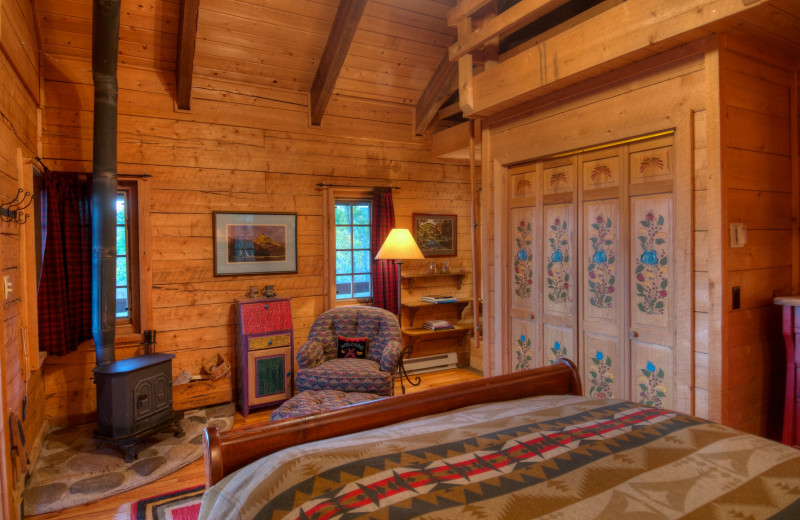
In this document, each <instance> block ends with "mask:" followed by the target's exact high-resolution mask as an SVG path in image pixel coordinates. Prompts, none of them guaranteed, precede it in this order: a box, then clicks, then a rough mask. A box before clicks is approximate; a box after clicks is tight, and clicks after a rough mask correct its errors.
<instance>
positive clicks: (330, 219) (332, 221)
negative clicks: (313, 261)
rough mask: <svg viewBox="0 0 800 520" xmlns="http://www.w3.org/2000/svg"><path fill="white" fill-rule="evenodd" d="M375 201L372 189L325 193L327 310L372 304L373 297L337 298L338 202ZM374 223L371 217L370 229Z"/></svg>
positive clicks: (324, 257) (340, 190)
mask: <svg viewBox="0 0 800 520" xmlns="http://www.w3.org/2000/svg"><path fill="white" fill-rule="evenodd" d="M373 199H374V192H373V190H372V189H370V188H328V189H326V190H325V191H324V192H323V205H322V212H323V215H322V218H323V222H324V226H323V233H322V234H323V239H322V244H323V253H322V257H323V263H324V268H323V286H324V290H323V303H324V307H325V309H326V310H327V309H332V308H334V307H341V306H344V305H355V304H367V305H369V304H371V303H372V295H370V296H369V298H347V299H337V298H336V201H337V200H348V201H354V200H364V201H367V200H368V201H369V203H370V205H372V203H373ZM372 222H373V219H372V216H371V215H370V227H371V226H372Z"/></svg>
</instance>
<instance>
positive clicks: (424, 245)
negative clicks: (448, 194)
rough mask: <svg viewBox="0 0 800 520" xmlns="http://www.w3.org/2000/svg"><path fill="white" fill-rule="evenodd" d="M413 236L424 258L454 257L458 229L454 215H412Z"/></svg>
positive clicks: (456, 251)
mask: <svg viewBox="0 0 800 520" xmlns="http://www.w3.org/2000/svg"><path fill="white" fill-rule="evenodd" d="M412 218H413V220H414V224H413V234H414V240H416V241H417V245H418V246H419V248H420V250H421V251H422V254H423V255H425V256H456V254H458V249H457V244H456V240H457V238H458V228H457V226H456V216H455V215H431V214H428V213H414V214H412Z"/></svg>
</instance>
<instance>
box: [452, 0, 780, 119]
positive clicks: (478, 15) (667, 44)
mask: <svg viewBox="0 0 800 520" xmlns="http://www.w3.org/2000/svg"><path fill="white" fill-rule="evenodd" d="M770 1H771V0H671V1H670V2H667V3H665V2H664V1H663V0H627V1H625V2H621V1H619V0H607V1H605V2H601V3H600V4H599V5H596V6H593V7H592V8H591V9H589V10H587V11H585V12H584V13H581V14H580V15H578V16H576V17H574V18H572V19H570V20H567V21H565V22H563V23H562V24H560V25H559V26H557V27H554V28H553V29H552V30H550V31H547V32H546V33H544V34H540V35H538V36H537V37H536V38H535V40H536V41H535V42H534V43H533V44H528V45H522V46H520V47H518V48H517V49H515V50H513V51H510V52H507V53H505V54H504V55H499V54H498V49H499V45H500V41H501V40H502V39H503V38H505V37H508V36H510V35H511V34H512V33H514V32H515V31H518V30H520V29H521V28H523V27H525V26H527V25H528V24H530V23H532V22H535V21H537V20H538V19H540V18H541V17H542V16H545V15H548V14H550V13H552V12H553V11H555V10H556V9H558V8H560V7H562V6H564V5H565V4H567V3H568V2H567V0H520V1H519V2H518V3H516V4H514V5H512V6H511V7H509V8H508V9H506V10H505V11H503V12H498V0H459V1H458V4H457V5H456V6H455V7H453V8H452V9H451V10H450V12H449V14H448V23H449V24H450V25H451V26H455V27H456V28H457V31H458V39H457V41H456V42H455V43H454V44H453V45H451V46H450V49H449V56H450V59H451V60H454V61H455V60H457V61H458V88H459V102H460V106H461V110H462V112H463V114H464V116H465V117H471V118H483V117H488V116H491V115H494V114H497V113H500V112H503V111H505V110H508V109H511V108H514V107H517V106H519V105H520V104H523V103H526V102H528V101H531V100H534V99H536V98H539V97H542V96H544V95H546V94H548V93H551V92H553V91H555V90H559V89H562V88H565V87H568V86H570V85H574V84H576V83H579V82H581V81H584V80H586V79H589V78H592V77H594V76H597V75H599V74H602V73H604V72H608V71H610V70H614V69H617V68H620V67H623V66H625V65H628V64H630V63H633V62H636V61H640V60H642V59H644V58H647V57H649V56H652V55H654V54H659V53H662V52H664V51H666V50H669V49H672V48H676V47H679V46H682V45H684V44H686V43H689V42H691V41H695V40H698V39H700V38H703V37H705V36H707V35H710V34H712V33H714V32H716V30H717V29H719V27H720V26H721V23H722V21H723V20H725V19H728V18H730V17H734V16H736V15H739V14H741V13H743V12H744V11H747V10H749V9H753V8H756V7H758V6H760V5H764V4H768V3H769V2H770ZM520 49H522V50H520Z"/></svg>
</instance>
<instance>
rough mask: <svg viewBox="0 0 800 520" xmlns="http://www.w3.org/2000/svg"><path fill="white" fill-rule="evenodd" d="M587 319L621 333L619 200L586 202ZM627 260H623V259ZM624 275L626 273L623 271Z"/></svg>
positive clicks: (597, 327)
mask: <svg viewBox="0 0 800 520" xmlns="http://www.w3.org/2000/svg"><path fill="white" fill-rule="evenodd" d="M583 217H584V221H583V230H584V236H583V240H584V243H583V252H584V254H583V259H582V260H583V291H582V292H583V321H584V326H589V327H591V328H592V329H593V330H604V331H606V332H608V333H612V334H619V324H620V317H621V312H620V297H622V299H623V303H624V297H625V294H624V291H623V292H622V294H620V290H619V288H620V282H621V281H623V280H624V278H623V279H621V278H620V277H619V274H620V273H619V270H620V268H621V267H622V266H624V258H622V259H621V258H620V256H619V252H620V248H619V234H620V231H619V201H618V200H611V201H595V202H586V203H584V205H583ZM620 260H623V262H620ZM622 274H623V276H624V273H622Z"/></svg>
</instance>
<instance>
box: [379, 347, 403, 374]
mask: <svg viewBox="0 0 800 520" xmlns="http://www.w3.org/2000/svg"><path fill="white" fill-rule="evenodd" d="M402 353H403V344H402V343H400V342H399V341H392V342H389V343H388V344H387V345H386V346H385V347H383V354H381V370H383V371H384V372H394V371H395V369H396V368H397V362H398V361H399V360H400V355H401V354H402Z"/></svg>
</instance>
